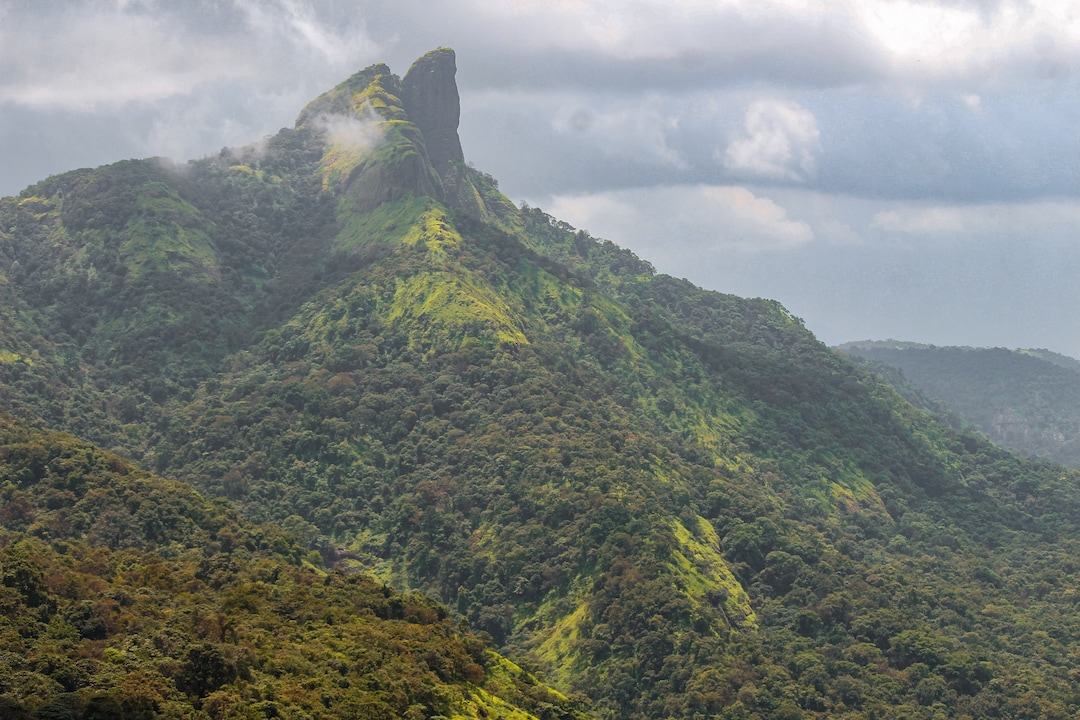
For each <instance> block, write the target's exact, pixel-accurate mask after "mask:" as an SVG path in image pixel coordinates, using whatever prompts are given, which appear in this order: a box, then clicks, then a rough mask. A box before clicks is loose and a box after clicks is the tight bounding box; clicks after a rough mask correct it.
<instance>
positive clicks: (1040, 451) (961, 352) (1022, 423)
mask: <svg viewBox="0 0 1080 720" xmlns="http://www.w3.org/2000/svg"><path fill="white" fill-rule="evenodd" d="M841 350H843V352H845V353H846V354H847V355H848V356H850V357H852V358H853V359H854V360H855V361H856V362H859V361H862V362H865V363H867V366H866V367H867V369H869V370H870V371H871V372H875V373H877V374H878V375H879V376H881V377H883V378H884V379H886V381H888V382H889V383H890V384H892V385H893V387H894V388H896V389H897V391H898V392H900V394H901V395H903V396H904V397H905V398H906V399H908V400H909V401H911V402H912V403H914V404H916V405H919V406H920V407H925V408H927V409H930V410H931V411H932V412H935V413H937V414H938V415H939V417H941V418H943V419H944V420H945V421H946V422H948V423H950V424H951V425H953V426H954V427H968V428H971V429H974V430H978V431H979V432H982V433H983V434H985V435H986V436H987V437H988V438H990V439H991V440H993V441H994V442H995V443H997V444H999V445H1001V446H1002V447H1005V448H1008V449H1010V450H1012V451H1014V452H1016V453H1018V454H1020V455H1023V456H1025V457H1031V456H1035V457H1040V458H1043V459H1046V460H1052V461H1054V462H1058V463H1062V464H1063V465H1067V466H1069V467H1073V468H1080V361H1077V360H1074V359H1073V358H1070V357H1067V356H1065V355H1060V354H1058V353H1054V352H1051V351H1049V350H1035V349H1028V350H1006V349H1005V348H970V347H936V346H932V345H919V344H914V343H900V342H890V341H877V342H873V341H864V342H856V343H848V344H846V345H843V346H841Z"/></svg>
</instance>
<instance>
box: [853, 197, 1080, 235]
mask: <svg viewBox="0 0 1080 720" xmlns="http://www.w3.org/2000/svg"><path fill="white" fill-rule="evenodd" d="M868 230H870V231H882V232H885V233H899V234H904V235H910V236H925V237H930V238H937V239H939V240H946V239H949V238H963V239H976V240H979V239H982V238H989V237H999V238H1000V237H1011V238H1015V239H1017V240H1019V241H1021V242H1029V240H1027V239H1028V238H1032V237H1034V236H1041V237H1044V238H1046V239H1055V240H1056V239H1066V238H1075V237H1076V235H1077V234H1080V206H1078V205H1077V204H1076V203H1075V202H1073V201H1070V200H1062V199H1057V198H1053V199H1046V200H1036V201H1017V202H999V203H982V204H971V205H932V206H927V205H926V204H924V203H907V204H904V205H901V206H899V207H894V208H890V209H887V210H879V211H877V212H875V213H874V214H873V216H872V217H871V219H870V222H869V224H868Z"/></svg>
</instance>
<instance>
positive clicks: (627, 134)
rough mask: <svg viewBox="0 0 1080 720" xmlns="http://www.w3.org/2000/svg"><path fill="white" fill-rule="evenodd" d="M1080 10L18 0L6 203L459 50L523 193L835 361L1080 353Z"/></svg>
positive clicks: (234, 133) (487, 124)
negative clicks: (817, 343)
mask: <svg viewBox="0 0 1080 720" xmlns="http://www.w3.org/2000/svg"><path fill="white" fill-rule="evenodd" d="M1078 7H1080V6H1077V5H1076V3H1075V2H1073V1H1072V0H1061V1H1058V0H1046V1H1045V2H1044V1H1042V0H1027V1H1020V0H1001V1H996V0H936V1H935V0H596V1H591V0H445V1H442V2H435V1H433V0H394V1H393V2H388V1H387V0H379V1H378V2H366V1H364V0H352V1H346V0H84V1H82V2H79V1H77V0H0V194H2V195H9V194H15V193H18V192H19V191H20V190H21V189H22V188H23V187H25V186H26V185H28V184H30V183H32V182H34V181H36V180H39V179H42V178H44V177H46V176H48V175H50V174H53V173H58V172H62V171H65V170H69V169H72V168H76V167H85V166H94V165H99V164H103V163H107V162H112V161H115V160H119V159H123V158H128V157H146V156H151V155H163V156H168V157H172V158H174V159H176V160H186V159H189V158H194V157H200V156H202V155H206V154H209V153H212V152H216V151H217V150H219V149H221V148H222V147H224V146H232V145H242V144H246V143H248V142H252V141H254V140H258V139H260V138H262V137H264V136H266V135H268V134H271V133H273V132H276V131H277V130H278V129H279V128H281V127H285V126H291V125H292V124H293V121H294V119H295V117H296V115H297V113H298V112H299V110H300V109H301V108H302V107H303V105H304V104H305V103H306V102H307V101H308V100H310V99H311V98H313V97H315V96H316V95H317V94H319V93H320V92H322V91H323V90H325V89H328V88H329V87H332V86H333V85H335V84H336V83H337V82H339V81H341V80H343V79H344V78H345V77H347V76H348V75H350V74H351V73H352V72H354V71H356V70H358V69H360V68H362V67H365V66H367V65H369V64H371V63H373V62H377V61H385V62H388V63H389V64H390V66H391V67H392V68H393V69H394V70H395V71H396V72H398V73H399V74H403V73H404V72H405V70H407V69H408V66H409V64H410V63H411V62H412V60H413V59H415V58H416V57H417V56H419V55H421V54H422V53H424V52H425V51H427V50H429V49H432V48H434V47H437V46H442V45H449V46H452V47H454V48H455V49H456V50H457V56H458V85H459V88H460V90H461V95H462V121H461V138H462V145H463V147H464V150H465V155H466V157H467V158H468V159H469V160H471V161H472V162H473V163H474V164H475V165H476V166H477V167H479V168H481V169H482V170H485V171H487V172H489V173H491V174H493V175H494V176H495V177H496V178H498V179H499V181H500V185H501V188H502V190H503V191H504V192H505V193H506V194H507V195H509V196H510V197H511V198H513V199H514V200H515V201H519V202H520V201H527V202H528V203H529V204H530V205H534V206H539V207H541V208H543V209H544V210H546V211H548V212H549V213H551V214H553V215H555V216H556V217H558V218H560V219H562V220H565V221H567V222H570V223H571V224H573V225H575V226H577V227H581V228H584V229H587V230H589V231H590V232H591V233H592V234H593V235H595V236H598V237H604V238H608V239H611V240H613V241H615V242H617V243H619V244H620V245H624V246H626V247H629V248H631V249H633V250H634V251H635V252H637V253H638V254H639V255H641V256H642V257H644V258H645V259H647V260H649V261H651V262H652V263H653V264H654V265H655V266H656V267H657V269H658V270H660V271H663V272H667V273H671V274H673V275H677V276H680V277H687V278H689V279H691V280H693V281H694V282H696V283H698V284H700V285H702V286H705V287H708V288H712V289H716V290H722V291H725V292H733V293H737V294H740V295H747V296H764V297H772V298H776V299H779V300H781V301H782V302H783V303H784V304H785V305H786V306H787V307H788V308H789V309H790V310H791V311H792V312H793V313H794V314H796V315H798V316H800V317H802V318H804V319H805V320H806V322H807V325H808V326H809V327H810V328H811V329H812V330H814V331H815V332H816V333H817V334H818V336H819V337H820V338H821V339H822V340H824V341H825V342H828V343H840V342H844V341H847V340H859V339H866V338H889V337H892V338H897V339H906V340H915V341H921V342H930V343H936V344H939V345H945V344H966V345H979V346H1005V347H1048V348H1050V349H1052V350H1057V351H1059V352H1065V353H1068V354H1071V355H1073V356H1080V291H1078V289H1077V287H1078V284H1080V203H1078V194H1080V182H1078V178H1077V170H1078V168H1080V87H1078V85H1080V9H1078Z"/></svg>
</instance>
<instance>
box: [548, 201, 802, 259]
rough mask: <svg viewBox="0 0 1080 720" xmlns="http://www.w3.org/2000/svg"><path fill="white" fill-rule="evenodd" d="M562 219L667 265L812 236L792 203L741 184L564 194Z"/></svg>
mask: <svg viewBox="0 0 1080 720" xmlns="http://www.w3.org/2000/svg"><path fill="white" fill-rule="evenodd" d="M550 211H551V212H552V214H554V215H555V216H556V217H558V218H560V219H563V220H566V221H568V222H570V223H571V224H573V225H576V226H579V227H582V228H585V229H587V230H589V232H591V233H594V234H597V235H600V236H602V237H608V238H611V239H612V240H614V241H615V242H618V243H620V244H625V245H626V246H628V247H631V248H634V249H637V250H639V251H640V252H642V253H643V254H644V255H645V257H646V258H647V259H649V260H650V261H653V262H655V263H656V264H657V266H658V267H660V268H661V269H663V268H664V266H665V263H666V262H677V259H678V258H683V259H685V258H687V257H689V256H693V255H699V254H703V255H712V254H715V253H723V252H730V251H737V252H740V253H757V252H768V251H777V250H782V249H787V248H792V247H796V246H799V245H802V244H804V243H807V242H809V241H810V240H812V239H813V237H814V233H813V231H812V230H811V229H810V226H809V225H807V224H806V223H805V222H802V221H800V220H794V219H792V218H790V217H789V216H788V212H787V210H786V209H785V208H783V207H782V206H780V205H778V204H777V203H776V202H774V201H773V200H771V199H770V198H767V197H758V196H756V195H755V194H754V193H752V192H751V191H750V190H748V189H746V188H744V187H739V186H727V185H721V186H717V185H691V186H679V187H662V188H645V189H641V188H639V189H632V190H621V191H611V192H603V193H594V194H588V195H574V196H557V197H555V198H554V199H553V203H552V206H551V208H550Z"/></svg>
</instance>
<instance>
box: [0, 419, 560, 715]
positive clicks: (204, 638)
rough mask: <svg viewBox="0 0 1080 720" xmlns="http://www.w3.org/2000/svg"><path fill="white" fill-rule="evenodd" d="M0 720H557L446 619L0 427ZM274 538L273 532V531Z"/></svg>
mask: <svg viewBox="0 0 1080 720" xmlns="http://www.w3.org/2000/svg"><path fill="white" fill-rule="evenodd" d="M0 520H2V523H3V524H2V527H0V607H2V608H3V612H2V613H0V716H2V717H4V718H91V717H92V718H113V719H120V720H122V719H124V718H127V719H129V720H130V719H132V718H153V717H162V718H192V717H202V718H206V717H210V718H249V717H303V718H366V717H386V718H390V717H404V718H412V717H431V716H433V715H443V716H446V717H472V718H486V717H490V716H491V714H495V715H496V716H502V717H507V718H519V719H520V720H526V719H527V718H531V717H536V716H546V715H551V713H552V712H554V713H555V716H563V717H566V718H569V717H571V716H572V715H573V713H574V712H575V711H573V710H572V709H571V707H570V703H569V702H568V701H567V700H566V699H565V698H564V697H562V696H560V695H558V694H556V693H554V692H552V691H550V690H548V689H546V688H544V687H543V686H541V685H538V684H537V683H536V681H535V680H534V679H533V678H531V677H530V676H529V675H528V674H526V673H524V672H523V671H521V670H520V669H519V668H517V667H516V666H514V665H513V664H512V663H510V662H509V661H507V660H505V659H503V658H501V657H499V656H498V655H496V654H495V653H493V652H492V651H491V650H490V649H489V647H488V646H487V643H485V641H484V640H483V639H481V638H478V637H475V636H472V635H466V634H463V633H462V632H461V630H460V628H459V627H458V625H457V623H456V622H455V621H454V620H453V618H452V616H451V615H450V613H449V611H448V610H447V609H446V608H444V607H442V606H441V605H438V604H436V603H433V602H431V601H430V600H428V599H426V598H424V597H423V596H420V595H418V594H416V593H407V594H401V593H398V592H396V591H394V590H392V589H390V588H389V587H387V586H386V585H384V584H381V583H377V582H375V581H373V580H372V579H371V578H369V577H366V576H363V575H357V574H344V573H340V572H335V573H330V574H327V573H325V572H320V571H317V570H315V569H314V568H313V567H312V566H311V564H310V562H308V561H307V560H315V561H318V557H317V556H316V557H314V558H311V559H306V558H305V552H304V551H303V549H302V548H301V547H299V546H298V545H297V542H298V540H301V539H302V538H301V537H300V536H299V535H298V533H297V532H295V531H290V530H288V529H287V530H282V529H279V528H278V527H274V526H269V525H263V526H258V527H256V526H253V525H250V524H248V523H245V522H243V521H241V520H239V519H238V518H237V517H236V515H235V513H234V512H233V511H232V510H231V509H229V508H228V506H227V505H226V504H224V503H220V502H211V501H208V500H206V499H204V498H202V497H200V496H199V495H197V494H196V493H195V492H194V491H193V490H192V489H191V488H189V487H187V486H185V485H182V484H180V483H177V482H175V481H166V480H162V479H160V478H156V477H153V476H151V475H149V474H148V473H146V472H144V471H141V470H138V469H136V468H135V467H133V466H132V464H131V463H130V462H129V461H127V460H124V459H122V458H120V457H118V456H116V455H112V454H110V453H106V452H103V451H100V450H98V449H96V448H94V447H93V446H90V445H88V444H86V443H83V442H80V441H77V440H75V439H73V438H71V437H70V436H66V435H61V434H58V433H54V432H46V431H44V430H41V429H39V428H35V427H32V426H27V424H26V423H23V422H19V421H16V420H13V419H12V418H9V417H0ZM284 527H286V528H288V523H285V524H284Z"/></svg>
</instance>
